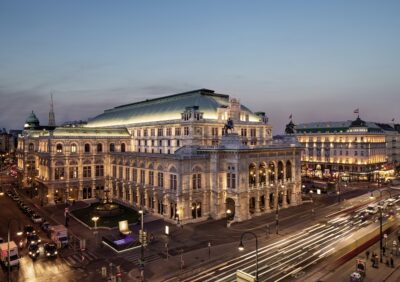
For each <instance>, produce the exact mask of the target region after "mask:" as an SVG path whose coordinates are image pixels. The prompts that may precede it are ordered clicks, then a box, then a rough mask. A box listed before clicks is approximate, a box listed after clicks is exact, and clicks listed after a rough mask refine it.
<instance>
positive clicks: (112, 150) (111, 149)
mask: <svg viewBox="0 0 400 282" xmlns="http://www.w3.org/2000/svg"><path fill="white" fill-rule="evenodd" d="M110 152H115V144H114V143H111V144H110Z"/></svg>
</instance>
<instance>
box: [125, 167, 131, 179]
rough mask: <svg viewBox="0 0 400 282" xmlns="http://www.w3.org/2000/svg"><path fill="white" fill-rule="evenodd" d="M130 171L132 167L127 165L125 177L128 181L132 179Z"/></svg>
mask: <svg viewBox="0 0 400 282" xmlns="http://www.w3.org/2000/svg"><path fill="white" fill-rule="evenodd" d="M130 172H131V170H130V168H129V167H126V168H125V179H126V180H128V181H130V180H131V176H130Z"/></svg>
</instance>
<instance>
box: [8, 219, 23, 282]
mask: <svg viewBox="0 0 400 282" xmlns="http://www.w3.org/2000/svg"><path fill="white" fill-rule="evenodd" d="M13 221H15V222H17V223H18V224H19V222H18V221H17V220H16V219H14V218H11V219H10V220H8V224H7V249H8V263H7V273H8V282H10V281H11V265H10V256H11V250H10V241H11V230H10V226H11V222H13ZM17 235H18V236H21V235H22V231H18V232H17Z"/></svg>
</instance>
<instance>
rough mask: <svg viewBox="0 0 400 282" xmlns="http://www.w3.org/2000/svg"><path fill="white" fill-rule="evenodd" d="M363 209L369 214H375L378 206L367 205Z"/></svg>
mask: <svg viewBox="0 0 400 282" xmlns="http://www.w3.org/2000/svg"><path fill="white" fill-rule="evenodd" d="M365 210H366V211H367V212H368V213H370V214H376V213H377V212H378V211H379V209H378V207H377V206H375V205H368V207H367V208H366V209H365Z"/></svg>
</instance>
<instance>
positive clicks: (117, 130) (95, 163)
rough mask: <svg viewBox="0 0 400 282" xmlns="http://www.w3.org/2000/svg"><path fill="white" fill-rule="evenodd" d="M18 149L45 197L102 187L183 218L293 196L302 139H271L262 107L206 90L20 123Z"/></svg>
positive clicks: (82, 195)
mask: <svg viewBox="0 0 400 282" xmlns="http://www.w3.org/2000/svg"><path fill="white" fill-rule="evenodd" d="M228 119H230V120H232V121H233V123H234V132H229V133H228V132H226V130H225V129H224V127H225V125H226V124H227V121H228ZM19 152H20V158H19V163H18V164H19V167H20V168H21V170H22V171H23V170H24V167H25V166H26V163H25V162H24V159H25V157H24V156H25V155H32V156H34V160H35V161H34V165H35V171H36V178H35V181H36V183H37V185H38V186H39V187H40V188H41V190H43V191H44V192H43V193H42V196H43V197H45V200H46V202H48V203H53V202H54V201H56V200H60V201H65V200H66V199H68V198H72V199H92V198H95V197H102V196H103V194H104V190H105V189H108V190H109V191H110V192H111V194H112V197H113V200H114V201H118V202H121V203H123V204H126V205H129V206H133V207H137V208H140V207H143V208H145V209H146V210H148V211H149V212H151V213H153V214H155V215H158V216H160V217H163V218H164V219H165V220H169V221H173V222H176V220H179V222H181V223H183V224H184V223H189V222H195V221H202V220H206V219H207V218H209V217H212V218H223V217H226V216H227V215H228V214H227V213H230V216H232V217H233V219H234V220H236V221H242V220H247V219H249V218H251V217H252V216H254V215H260V214H262V213H268V212H271V211H273V210H275V209H276V207H277V206H278V205H279V206H280V207H281V208H285V207H288V206H291V205H297V204H299V203H300V202H301V195H300V186H301V174H300V155H301V146H300V144H299V143H298V142H297V141H296V140H295V138H291V137H288V138H286V139H285V140H281V141H279V142H273V141H272V128H271V126H270V125H269V124H268V120H267V118H266V117H265V114H264V113H253V112H252V111H250V110H249V109H248V108H246V107H244V106H243V105H241V104H240V102H239V101H238V100H237V99H233V98H230V97H229V96H228V95H222V94H216V93H214V91H212V90H207V89H200V90H195V91H191V92H186V93H181V94H176V95H171V96H166V97H161V98H157V99H152V100H146V101H142V102H138V103H133V104H128V105H123V106H119V107H115V108H113V109H110V110H106V111H104V113H103V114H100V115H99V116H97V117H95V118H93V119H91V120H89V122H88V123H87V124H84V125H78V126H75V127H74V126H71V127H65V126H64V127H56V128H55V129H54V130H37V129H35V128H34V127H33V128H28V129H27V130H26V131H25V133H24V134H23V136H21V138H20V140H19ZM30 152H31V153H32V154H30Z"/></svg>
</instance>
